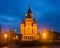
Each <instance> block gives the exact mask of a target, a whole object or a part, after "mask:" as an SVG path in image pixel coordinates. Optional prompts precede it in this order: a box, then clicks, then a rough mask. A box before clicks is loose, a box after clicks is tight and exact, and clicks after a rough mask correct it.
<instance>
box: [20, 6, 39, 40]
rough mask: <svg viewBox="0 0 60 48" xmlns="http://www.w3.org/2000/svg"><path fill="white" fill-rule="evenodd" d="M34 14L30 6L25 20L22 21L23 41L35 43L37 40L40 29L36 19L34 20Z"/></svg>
mask: <svg viewBox="0 0 60 48" xmlns="http://www.w3.org/2000/svg"><path fill="white" fill-rule="evenodd" d="M32 16H33V14H32V12H31V9H30V5H29V6H28V10H27V12H26V17H25V19H22V22H21V24H20V33H21V34H22V41H35V40H37V34H38V27H37V22H36V19H35V18H34V19H32Z"/></svg>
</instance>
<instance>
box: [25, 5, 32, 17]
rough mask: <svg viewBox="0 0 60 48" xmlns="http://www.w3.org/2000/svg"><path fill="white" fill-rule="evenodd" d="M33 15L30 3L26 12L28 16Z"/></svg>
mask: <svg viewBox="0 0 60 48" xmlns="http://www.w3.org/2000/svg"><path fill="white" fill-rule="evenodd" d="M32 16H33V14H32V11H31V9H30V5H28V10H27V12H26V17H32Z"/></svg>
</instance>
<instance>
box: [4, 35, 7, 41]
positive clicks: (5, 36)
mask: <svg viewBox="0 0 60 48" xmlns="http://www.w3.org/2000/svg"><path fill="white" fill-rule="evenodd" d="M4 38H5V42H6V39H7V34H4Z"/></svg>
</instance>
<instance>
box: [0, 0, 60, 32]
mask: <svg viewBox="0 0 60 48" xmlns="http://www.w3.org/2000/svg"><path fill="white" fill-rule="evenodd" d="M28 4H30V8H31V10H32V13H33V15H34V16H33V18H34V17H35V18H36V20H37V23H38V30H40V29H41V28H49V29H51V30H55V31H57V32H60V0H0V25H1V26H2V32H5V31H8V30H9V29H14V30H16V31H17V33H19V29H20V22H21V20H22V18H25V14H26V12H27V9H28Z"/></svg>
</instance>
